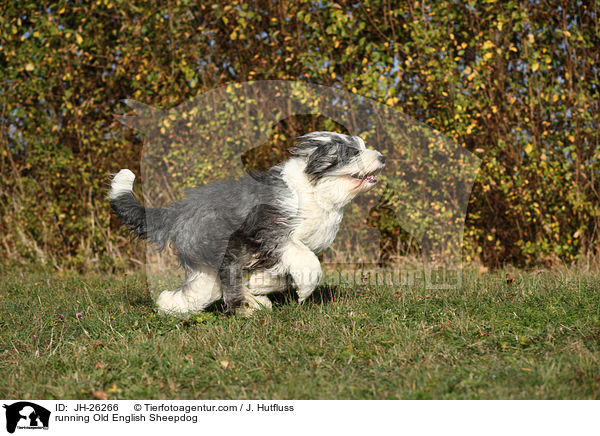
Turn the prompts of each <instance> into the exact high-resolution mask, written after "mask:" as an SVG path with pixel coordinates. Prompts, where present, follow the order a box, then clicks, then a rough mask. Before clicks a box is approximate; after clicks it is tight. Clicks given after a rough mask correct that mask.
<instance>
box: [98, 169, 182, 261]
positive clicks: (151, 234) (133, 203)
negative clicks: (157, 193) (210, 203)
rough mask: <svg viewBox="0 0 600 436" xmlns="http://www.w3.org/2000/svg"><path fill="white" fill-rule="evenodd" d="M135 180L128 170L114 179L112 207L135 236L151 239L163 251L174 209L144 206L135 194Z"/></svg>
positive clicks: (174, 214)
mask: <svg viewBox="0 0 600 436" xmlns="http://www.w3.org/2000/svg"><path fill="white" fill-rule="evenodd" d="M134 180H135V174H133V173H132V172H131V171H130V170H127V169H125V170H121V171H119V172H118V173H117V174H116V175H115V176H114V177H113V179H112V181H111V184H110V192H109V193H108V198H109V200H110V207H111V208H112V210H113V211H114V212H115V214H117V216H118V217H119V218H121V219H122V220H123V222H124V223H125V225H126V226H127V227H128V228H129V230H131V232H132V233H133V234H134V235H135V236H137V237H138V238H141V239H149V240H151V241H153V242H155V243H156V244H157V245H158V247H159V249H163V248H164V247H165V245H166V243H167V242H168V241H169V234H170V230H171V228H172V224H173V220H174V219H175V216H176V213H175V211H174V210H173V209H160V208H146V207H144V206H142V205H141V204H140V202H139V201H138V200H137V198H135V195H134V194H133V181H134Z"/></svg>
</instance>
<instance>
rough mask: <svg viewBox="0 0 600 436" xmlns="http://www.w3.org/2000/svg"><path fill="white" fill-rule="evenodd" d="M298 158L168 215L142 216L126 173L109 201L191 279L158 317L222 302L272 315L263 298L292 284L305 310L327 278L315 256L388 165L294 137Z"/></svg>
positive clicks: (199, 193) (320, 137)
mask: <svg viewBox="0 0 600 436" xmlns="http://www.w3.org/2000/svg"><path fill="white" fill-rule="evenodd" d="M291 152H292V157H291V158H290V159H289V160H288V161H286V162H284V163H282V164H280V165H277V166H275V167H273V168H271V169H270V170H268V171H266V172H264V173H258V174H255V173H253V174H251V175H250V176H247V177H245V178H243V179H241V180H229V181H220V182H216V183H211V184H208V185H205V186H202V187H199V188H194V189H191V190H189V191H187V193H186V194H187V195H186V197H185V198H184V199H183V200H181V201H177V202H174V203H171V204H169V205H167V206H166V207H164V208H145V207H143V206H142V205H141V204H140V203H139V202H138V200H137V199H136V198H135V196H134V194H133V181H134V179H135V175H134V174H133V173H132V172H131V171H129V170H126V169H125V170H121V171H120V172H119V173H118V174H117V175H116V176H115V177H114V178H113V180H112V184H111V191H110V193H109V199H110V204H111V207H112V209H113V210H114V212H115V213H116V214H117V215H118V216H119V217H120V218H121V219H122V220H123V222H124V223H125V225H126V226H127V227H128V228H129V229H130V230H131V231H132V232H133V234H134V235H136V236H138V237H140V238H144V239H149V240H151V241H153V242H155V243H156V244H157V245H158V247H159V249H162V248H164V247H165V245H166V244H168V243H169V244H172V245H173V246H174V247H175V249H176V252H177V256H178V259H179V263H180V265H181V267H182V268H183V269H184V271H185V275H186V279H185V281H184V283H183V284H182V286H181V287H180V288H178V289H176V290H173V291H164V292H162V293H161V295H160V296H159V298H158V300H157V305H158V307H159V310H161V311H163V312H167V313H173V314H175V313H187V312H197V311H201V310H204V309H205V308H206V307H207V306H208V305H210V304H211V303H213V302H215V301H217V300H219V299H220V298H223V300H224V301H225V303H226V305H227V307H228V310H231V311H238V312H245V313H250V312H252V311H253V310H254V309H257V308H260V307H265V308H270V307H271V302H270V300H269V299H268V297H266V295H267V294H269V293H271V292H277V291H281V290H283V289H284V288H285V287H286V286H287V284H288V282H289V281H291V282H292V284H293V285H294V286H295V287H296V290H297V293H298V297H299V301H300V302H302V301H304V300H305V299H306V298H308V297H309V296H310V294H311V293H312V292H313V291H314V289H315V288H316V286H317V284H318V283H319V280H320V279H321V266H320V263H319V260H318V258H317V254H318V253H320V252H321V251H323V250H325V249H326V248H327V247H328V246H329V245H330V244H331V243H332V242H333V240H334V238H335V236H336V234H337V231H338V229H339V225H340V222H341V220H342V216H343V211H344V206H346V205H347V204H348V203H349V202H350V201H351V200H352V199H353V198H354V197H355V196H356V195H358V194H360V193H361V192H365V191H367V190H369V189H370V188H371V187H373V186H374V185H375V183H376V182H377V178H376V176H375V174H376V173H377V172H379V171H380V170H381V169H382V168H383V166H384V162H385V159H384V157H383V156H382V154H381V153H379V152H378V151H375V150H369V149H366V147H365V144H364V142H363V140H362V139H361V138H359V137H357V136H347V135H342V134H337V133H332V132H313V133H310V134H308V135H305V136H302V137H300V138H298V141H297V143H296V145H295V147H294V148H293V149H292V150H291Z"/></svg>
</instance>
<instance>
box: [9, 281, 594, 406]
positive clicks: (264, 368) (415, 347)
mask: <svg viewBox="0 0 600 436" xmlns="http://www.w3.org/2000/svg"><path fill="white" fill-rule="evenodd" d="M2 272H3V280H2V284H0V306H1V321H0V327H1V332H0V347H1V348H0V377H1V379H2V381H3V382H2V384H0V398H11V399H16V398H20V399H90V398H109V399H137V398H148V399H150V398H154V399H158V398H162V399H184V398H186V399H187V398H197V399H247V398H251V399H396V398H400V399H568V398H571V399H575V398H578V399H584V398H595V399H598V398H600V362H599V359H600V292H599V290H600V275H599V274H598V273H593V272H582V271H580V270H575V269H573V270H568V269H560V270H556V271H544V272H540V271H537V272H514V271H513V272H511V274H512V276H514V281H512V283H510V284H509V283H507V280H506V277H505V272H504V271H498V272H494V273H479V272H469V273H466V274H465V276H464V278H463V284H462V287H461V288H460V289H458V290H445V291H440V290H428V289H424V287H423V286H422V285H419V284H414V285H411V286H404V287H397V288H392V287H362V288H360V291H358V290H357V289H356V288H355V287H352V286H327V285H325V286H321V287H320V288H319V289H318V290H317V293H316V294H315V296H314V298H312V299H311V300H309V301H308V302H307V303H308V304H304V305H302V306H299V305H298V304H297V303H296V302H295V301H294V300H293V298H292V296H291V295H288V296H284V297H283V298H279V299H277V301H276V303H275V304H274V310H273V311H272V312H263V311H261V312H258V313H257V314H256V315H255V316H254V317H252V318H249V319H245V318H239V317H232V316H226V315H223V313H222V310H221V308H219V307H216V308H215V310H213V311H211V312H208V313H204V314H201V315H196V316H191V317H188V318H186V319H176V318H172V317H166V316H161V315H158V314H157V313H156V312H155V310H154V309H153V305H152V299H151V296H150V291H149V290H148V287H147V285H146V280H145V277H144V275H142V274H128V275H125V274H123V275H112V276H111V275H77V274H64V273H63V274H60V273H52V272H20V271H18V270H8V269H5V270H4V271H2Z"/></svg>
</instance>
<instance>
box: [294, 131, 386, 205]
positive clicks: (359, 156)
mask: <svg viewBox="0 0 600 436" xmlns="http://www.w3.org/2000/svg"><path fill="white" fill-rule="evenodd" d="M290 151H291V153H292V155H294V156H296V157H299V158H301V159H304V161H305V163H306V166H305V169H304V172H305V173H306V175H307V177H308V179H309V181H310V183H311V184H312V185H313V186H314V187H315V188H316V189H319V190H330V191H331V193H332V194H336V195H338V196H339V197H340V199H342V198H344V199H347V200H351V199H352V198H354V197H355V196H356V195H358V194H360V193H362V192H366V191H368V190H369V189H371V188H372V187H373V186H375V184H376V183H377V174H378V173H379V172H380V171H381V170H382V169H383V167H384V166H385V157H384V156H383V155H382V154H381V153H380V152H378V151H376V150H372V149H367V148H366V146H365V142H364V141H363V140H362V138H360V137H358V136H348V135H343V134H340V133H333V132H312V133H309V134H307V135H304V136H301V137H299V138H298V141H297V143H296V145H295V146H294V147H293V148H292V149H291V150H290Z"/></svg>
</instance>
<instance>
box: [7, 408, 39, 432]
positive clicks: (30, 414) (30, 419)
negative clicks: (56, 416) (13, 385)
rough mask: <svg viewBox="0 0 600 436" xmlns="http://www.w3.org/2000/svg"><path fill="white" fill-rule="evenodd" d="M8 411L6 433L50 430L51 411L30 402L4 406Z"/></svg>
mask: <svg viewBox="0 0 600 436" xmlns="http://www.w3.org/2000/svg"><path fill="white" fill-rule="evenodd" d="M4 408H5V409H6V431H8V432H9V433H14V432H15V430H16V429H17V428H19V429H29V430H35V429H44V430H47V429H48V424H49V422H50V411H49V410H48V409H45V408H43V407H42V406H38V405H37V404H35V403H30V402H28V401H19V402H18V403H13V404H11V405H6V404H5V405H4Z"/></svg>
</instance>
